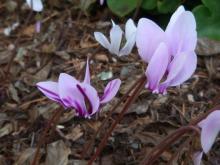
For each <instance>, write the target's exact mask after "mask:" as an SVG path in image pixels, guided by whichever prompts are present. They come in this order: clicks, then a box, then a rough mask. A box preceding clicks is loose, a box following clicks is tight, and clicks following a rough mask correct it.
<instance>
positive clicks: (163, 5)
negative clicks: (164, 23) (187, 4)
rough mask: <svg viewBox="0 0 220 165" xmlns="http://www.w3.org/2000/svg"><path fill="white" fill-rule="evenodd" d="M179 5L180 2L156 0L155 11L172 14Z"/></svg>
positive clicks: (179, 0)
mask: <svg viewBox="0 0 220 165" xmlns="http://www.w3.org/2000/svg"><path fill="white" fill-rule="evenodd" d="M180 4H181V0H162V1H161V0H158V1H157V10H158V12H159V13H170V12H174V11H175V10H176V8H177V7H178V6H179V5H180Z"/></svg>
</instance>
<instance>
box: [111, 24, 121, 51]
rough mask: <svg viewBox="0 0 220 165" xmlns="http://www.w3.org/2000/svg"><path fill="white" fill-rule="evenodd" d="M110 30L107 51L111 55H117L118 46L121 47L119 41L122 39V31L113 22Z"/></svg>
mask: <svg viewBox="0 0 220 165" xmlns="http://www.w3.org/2000/svg"><path fill="white" fill-rule="evenodd" d="M112 24H113V25H112V28H111V31H110V42H111V45H110V49H109V51H110V52H111V53H113V54H116V55H119V49H120V45H121V39H122V33H123V32H122V30H121V28H120V26H118V25H116V24H114V22H113V23H112Z"/></svg>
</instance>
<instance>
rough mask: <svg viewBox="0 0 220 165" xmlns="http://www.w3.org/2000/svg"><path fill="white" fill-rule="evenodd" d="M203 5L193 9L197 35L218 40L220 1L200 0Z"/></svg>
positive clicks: (219, 36) (219, 34) (219, 32)
mask: <svg viewBox="0 0 220 165" xmlns="http://www.w3.org/2000/svg"><path fill="white" fill-rule="evenodd" d="M202 2H203V5H199V6H197V7H195V8H194V9H193V13H194V14H195V17H196V22H197V30H198V35H199V37H208V38H210V39H215V40H220V30H219V29H220V1H219V0H202Z"/></svg>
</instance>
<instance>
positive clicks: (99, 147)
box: [88, 76, 146, 165]
mask: <svg viewBox="0 0 220 165" xmlns="http://www.w3.org/2000/svg"><path fill="white" fill-rule="evenodd" d="M145 82H146V77H145V76H143V77H142V79H141V80H140V84H139V85H138V86H137V87H136V88H135V90H134V92H133V93H132V95H131V97H130V98H129V99H128V100H127V102H126V103H125V105H124V107H123V109H122V111H121V112H120V114H119V116H118V117H117V119H116V120H115V121H114V122H113V123H112V125H111V127H110V129H109V131H108V132H107V133H106V134H105V136H104V138H103V139H102V140H101V142H100V144H99V146H98V148H97V150H96V152H95V154H94V155H93V156H92V158H91V159H90V160H89V162H88V165H92V163H93V162H94V161H95V160H96V158H97V157H98V156H99V154H100V152H101V151H102V149H103V148H104V146H105V144H106V143H107V140H108V138H109V136H110V135H111V133H112V132H113V130H114V128H115V127H116V126H117V124H118V123H119V122H120V121H121V120H122V118H123V116H124V114H125V112H126V111H127V110H128V108H129V106H130V105H131V104H132V103H133V102H134V101H135V100H136V98H137V96H138V95H139V93H140V92H141V90H142V88H143V87H144V85H145Z"/></svg>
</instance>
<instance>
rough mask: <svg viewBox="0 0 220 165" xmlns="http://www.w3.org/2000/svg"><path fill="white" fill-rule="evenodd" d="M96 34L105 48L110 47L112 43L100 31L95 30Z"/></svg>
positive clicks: (96, 37)
mask: <svg viewBox="0 0 220 165" xmlns="http://www.w3.org/2000/svg"><path fill="white" fill-rule="evenodd" d="M94 36H95V39H96V41H97V42H99V43H100V44H101V45H102V46H103V47H104V48H106V49H110V43H109V41H108V39H107V38H106V37H105V36H104V35H103V34H102V33H100V32H94Z"/></svg>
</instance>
